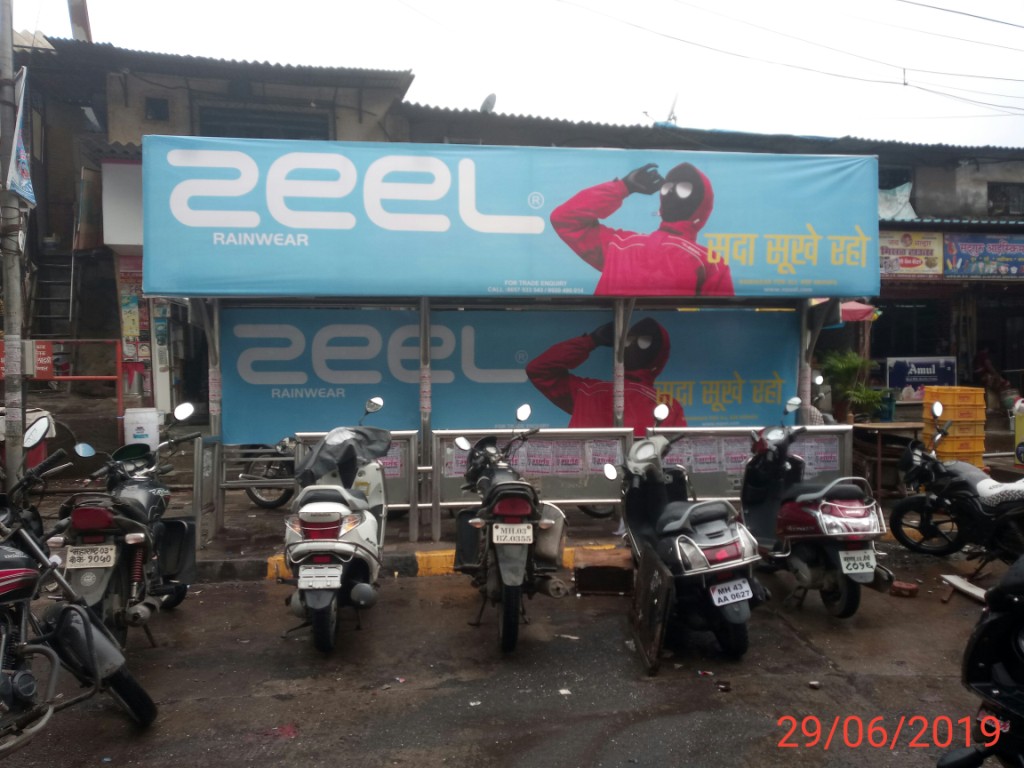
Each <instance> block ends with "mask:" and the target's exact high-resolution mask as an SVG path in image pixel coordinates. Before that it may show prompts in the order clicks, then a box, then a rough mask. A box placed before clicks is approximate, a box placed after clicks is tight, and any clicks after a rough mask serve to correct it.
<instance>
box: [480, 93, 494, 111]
mask: <svg viewBox="0 0 1024 768" xmlns="http://www.w3.org/2000/svg"><path fill="white" fill-rule="evenodd" d="M497 100H498V97H497V96H495V95H494V94H493V93H491V94H488V95H487V98H486V99H484V103H483V104H481V105H480V111H481V112H483V113H484V114H485V115H489V114H490V113H491V112H493V111H494V102H495V101H497Z"/></svg>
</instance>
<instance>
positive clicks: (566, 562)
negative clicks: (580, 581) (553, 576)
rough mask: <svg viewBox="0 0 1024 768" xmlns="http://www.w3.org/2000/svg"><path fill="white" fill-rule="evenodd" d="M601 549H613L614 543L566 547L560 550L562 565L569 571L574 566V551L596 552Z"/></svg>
mask: <svg viewBox="0 0 1024 768" xmlns="http://www.w3.org/2000/svg"><path fill="white" fill-rule="evenodd" d="M602 549H615V545H614V544H594V545H592V546H581V547H566V548H565V550H564V551H563V552H562V567H563V568H565V569H566V570H567V571H571V570H572V569H573V568H575V567H576V551H577V550H580V551H583V552H597V551H600V550H602Z"/></svg>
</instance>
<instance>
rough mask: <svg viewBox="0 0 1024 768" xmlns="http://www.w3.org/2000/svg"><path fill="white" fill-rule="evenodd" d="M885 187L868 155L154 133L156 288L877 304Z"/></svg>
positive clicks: (149, 250)
mask: <svg viewBox="0 0 1024 768" xmlns="http://www.w3.org/2000/svg"><path fill="white" fill-rule="evenodd" d="M648 164H654V165H655V166H656V171H657V173H656V174H655V173H654V172H653V170H652V171H651V172H649V173H647V174H644V173H639V174H634V173H633V172H634V171H637V170H639V169H641V168H643V167H644V166H646V165H648ZM659 174H660V176H664V177H665V178H667V179H668V181H665V180H664V179H661V181H658V178H655V177H657V176H658V175H659ZM627 178H628V179H630V184H629V185H627V184H626V183H625V182H624V181H622V180H623V179H627ZM877 190H878V161H877V158H875V157H871V156H860V155H857V156H843V155H810V156H802V155H773V154H767V153H764V154H762V153H750V154H748V153H739V152H725V153H716V152H682V151H671V150H635V149H578V148H553V147H499V146H474V145H453V144H443V145H437V144H408V143H374V142H315V141H287V140H251V139H250V140H247V139H229V138H209V137H174V136H146V137H144V140H143V204H144V217H143V221H144V233H143V236H144V247H145V254H146V257H145V264H144V274H143V289H144V291H145V293H146V294H148V295H151V296H156V295H164V296H190V297H197V296H293V297H306V296H346V297H367V296H373V297H420V296H431V297H445V296H459V297H484V298H493V299H497V300H506V299H508V298H519V297H545V298H555V299H557V298H559V297H573V298H579V297H583V296H602V297H623V296H628V297H635V296H640V297H643V296H670V297H687V296H695V295H699V296H714V297H725V298H729V297H733V296H736V297H760V298H786V297H820V296H841V297H848V296H865V295H867V296H872V295H877V294H878V291H879V258H878V252H879V251H878V246H879V243H878V210H877Z"/></svg>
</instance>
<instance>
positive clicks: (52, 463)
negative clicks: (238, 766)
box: [0, 419, 157, 757]
mask: <svg viewBox="0 0 1024 768" xmlns="http://www.w3.org/2000/svg"><path fill="white" fill-rule="evenodd" d="M48 429H49V423H48V419H40V420H39V421H37V422H36V423H35V424H33V425H32V426H31V427H29V429H28V430H27V431H26V433H25V447H26V448H30V447H32V446H34V445H36V444H38V442H39V441H40V440H42V438H43V436H44V435H45V434H46V432H47V430H48ZM66 456H67V454H66V453H65V452H64V451H63V449H61V450H58V451H56V452H54V453H53V454H52V455H50V456H48V457H47V458H46V459H44V460H43V461H42V462H40V463H39V464H38V465H37V466H35V467H33V468H32V469H29V470H27V471H25V473H24V475H23V477H22V478H21V479H20V480H18V482H17V483H15V485H14V486H13V487H12V488H11V490H10V492H9V493H7V494H5V495H2V496H0V661H2V668H0V757H3V756H5V755H7V754H10V753H11V752H13V751H14V750H16V749H18V748H20V747H22V746H24V745H25V744H27V743H28V741H29V740H30V739H31V738H32V737H33V736H35V735H36V734H37V733H39V732H40V731H41V730H42V729H43V728H44V727H45V726H46V724H47V722H49V720H50V717H51V716H52V715H53V713H54V712H56V711H58V710H61V709H64V708H66V707H69V706H71V705H72V704H77V703H78V702H80V701H83V700H85V699H87V698H89V697H91V696H93V695H95V694H96V693H97V692H101V691H103V692H106V693H109V694H110V695H111V696H112V697H113V698H114V700H115V701H117V702H118V704H120V705H121V706H122V707H123V708H124V709H125V710H126V711H127V713H128V714H129V715H130V716H131V718H132V719H133V720H134V721H135V723H136V724H137V725H138V726H140V727H143V728H144V727H146V726H148V725H149V724H150V723H152V722H153V720H155V719H156V713H157V710H156V705H155V704H154V703H153V700H152V699H151V698H150V697H149V694H147V693H146V691H145V690H144V689H143V688H142V686H141V685H139V683H138V682H136V680H135V678H134V677H132V675H131V673H130V672H129V671H128V669H127V668H126V667H125V660H124V655H123V654H122V653H121V650H120V648H119V647H118V644H117V642H116V641H115V640H114V638H113V637H112V636H111V635H110V632H109V631H108V630H107V629H106V628H105V627H104V626H103V622H102V621H100V620H99V618H98V617H97V616H96V614H95V613H93V612H92V611H91V610H90V609H89V607H88V606H87V605H86V604H85V602H84V601H83V600H82V599H81V598H80V597H79V596H78V594H77V593H76V592H75V591H74V589H73V588H72V587H71V585H70V584H69V583H68V581H67V580H66V579H65V578H64V576H63V575H62V574H61V572H60V570H59V567H60V562H59V559H58V558H54V559H52V560H51V557H50V555H49V554H48V552H47V547H46V544H45V542H46V540H47V538H49V537H48V535H47V534H46V533H44V531H43V524H42V518H41V517H40V515H39V511H38V509H37V508H36V507H35V506H34V505H33V504H32V503H31V501H30V498H29V496H30V494H31V492H32V491H34V490H37V489H40V488H43V487H45V481H46V478H47V477H48V476H50V475H52V474H56V473H57V472H60V471H62V470H64V469H66V468H67V467H69V466H71V465H70V464H69V463H66V462H65V461H64V459H65V458H66ZM44 588H46V589H47V590H48V591H49V590H50V589H51V588H55V590H56V593H57V595H59V596H60V597H61V598H63V599H62V600H60V601H58V602H54V603H52V604H51V605H49V606H48V608H47V609H46V610H45V611H44V612H43V615H42V617H36V616H35V614H33V612H32V604H33V601H35V600H37V599H38V598H39V597H40V595H41V594H42V592H43V589H44ZM51 596H53V595H52V594H51ZM62 671H66V672H69V673H70V674H71V675H72V677H74V678H75V679H76V680H77V681H78V682H79V684H80V686H81V689H82V690H81V692H79V693H78V694H77V695H74V696H71V697H62V698H58V695H57V686H58V683H59V682H60V679H61V673H62Z"/></svg>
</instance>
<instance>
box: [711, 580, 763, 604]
mask: <svg viewBox="0 0 1024 768" xmlns="http://www.w3.org/2000/svg"><path fill="white" fill-rule="evenodd" d="M753 596H754V590H753V589H752V588H751V586H750V582H749V581H747V580H746V579H733V580H732V581H724V582H722V583H721V584H714V585H712V587H711V599H712V600H714V601H715V605H728V604H729V603H736V602H739V601H740V600H750V599H751V598H752V597H753Z"/></svg>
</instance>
